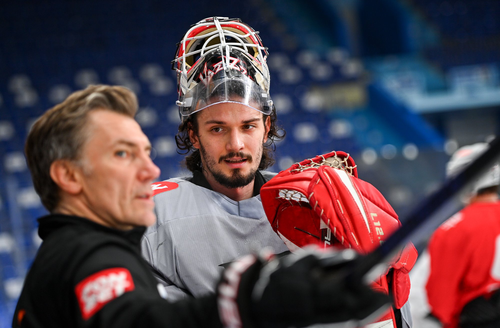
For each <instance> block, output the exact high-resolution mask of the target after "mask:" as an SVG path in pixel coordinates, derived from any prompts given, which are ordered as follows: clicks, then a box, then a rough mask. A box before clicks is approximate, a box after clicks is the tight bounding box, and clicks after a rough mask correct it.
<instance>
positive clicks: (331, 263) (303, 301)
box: [217, 248, 391, 328]
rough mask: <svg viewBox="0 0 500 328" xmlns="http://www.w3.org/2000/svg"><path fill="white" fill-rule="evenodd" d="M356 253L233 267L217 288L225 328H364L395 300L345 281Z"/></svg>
mask: <svg viewBox="0 0 500 328" xmlns="http://www.w3.org/2000/svg"><path fill="white" fill-rule="evenodd" d="M354 254H355V252H354V251H352V250H344V251H332V250H329V251H326V250H318V249H312V248H304V249H301V250H299V251H297V252H296V253H293V254H290V255H288V256H285V257H283V258H280V259H270V256H268V255H262V254H261V255H259V256H254V255H249V256H246V257H244V258H242V259H240V260H239V261H236V262H234V263H232V264H231V265H230V266H229V267H228V268H227V269H226V270H225V271H224V273H223V275H222V279H221V282H220V283H219V285H218V287H217V294H218V304H219V313H220V317H221V321H222V324H223V325H224V326H225V327H244V328H248V327H289V326H294V327H305V326H309V325H312V324H317V323H336V322H346V321H353V322H356V323H359V325H364V324H366V323H368V322H364V323H363V320H364V319H367V318H368V317H370V318H369V319H370V320H372V319H376V318H372V317H371V316H370V315H371V314H373V313H377V314H378V313H379V312H380V314H382V311H383V310H385V309H387V308H388V306H389V303H390V302H391V299H390V297H389V296H387V295H384V294H381V293H378V292H375V291H373V290H372V289H371V288H370V287H368V286H367V285H366V284H364V283H362V282H360V281H351V280H350V279H347V278H346V277H347V275H346V274H345V273H346V270H344V269H345V268H346V267H347V265H348V264H349V263H352V261H353V257H354V256H355V255H354Z"/></svg>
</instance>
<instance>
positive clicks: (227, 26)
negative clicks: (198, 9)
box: [172, 17, 273, 121]
mask: <svg viewBox="0 0 500 328" xmlns="http://www.w3.org/2000/svg"><path fill="white" fill-rule="evenodd" d="M267 55H268V53H267V50H266V49H265V48H264V46H263V45H262V42H261V40H260V37H259V36H258V34H257V32H256V31H254V30H253V29H252V28H251V27H250V26H248V25H246V24H244V23H243V22H241V21H240V20H239V19H230V18H227V17H211V18H206V19H203V20H201V21H200V22H198V23H196V24H195V25H193V26H192V27H191V28H190V29H189V30H188V31H187V32H186V34H185V36H184V37H183V39H182V40H181V42H180V43H179V45H178V47H177V52H176V56H175V59H174V61H173V64H172V68H173V69H175V70H176V71H177V92H178V100H177V105H178V106H179V114H180V116H181V120H182V121H184V120H186V119H187V118H188V117H189V116H190V115H191V114H193V113H196V112H199V111H200V110H202V109H205V108H207V107H209V106H212V105H215V104H219V103H224V102H235V103H240V104H243V105H245V106H248V107H250V108H253V109H255V110H258V111H260V112H262V113H264V114H266V115H269V114H271V112H272V110H273V102H272V100H271V97H270V94H269V88H270V77H269V69H268V67H267V64H266V58H267Z"/></svg>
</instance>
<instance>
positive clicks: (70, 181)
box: [50, 159, 82, 195]
mask: <svg viewBox="0 0 500 328" xmlns="http://www.w3.org/2000/svg"><path fill="white" fill-rule="evenodd" d="M80 176H81V170H80V169H79V168H78V166H77V165H76V164H75V163H73V162H71V161H68V160H65V159H59V160H56V161H54V162H52V164H51V165H50V177H51V178H52V180H53V181H54V182H55V183H56V184H57V186H58V187H59V188H60V189H61V190H62V191H64V192H66V193H68V194H71V195H75V194H78V193H79V192H80V191H81V190H82V184H81V183H80V181H81V179H80Z"/></svg>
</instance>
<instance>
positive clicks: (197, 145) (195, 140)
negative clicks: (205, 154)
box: [188, 122, 200, 149]
mask: <svg viewBox="0 0 500 328" xmlns="http://www.w3.org/2000/svg"><path fill="white" fill-rule="evenodd" d="M188 133H189V141H191V144H192V145H193V147H194V148H196V149H200V139H199V138H198V136H197V135H196V133H195V132H194V129H193V124H192V123H191V122H189V123H188Z"/></svg>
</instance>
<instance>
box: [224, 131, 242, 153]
mask: <svg viewBox="0 0 500 328" xmlns="http://www.w3.org/2000/svg"><path fill="white" fill-rule="evenodd" d="M244 145H245V144H244V142H243V136H242V135H241V133H240V132H239V131H238V130H236V129H235V130H232V131H231V133H230V134H229V140H228V141H227V144H226V150H227V151H231V152H235V151H240V150H242V149H243V148H244Z"/></svg>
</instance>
